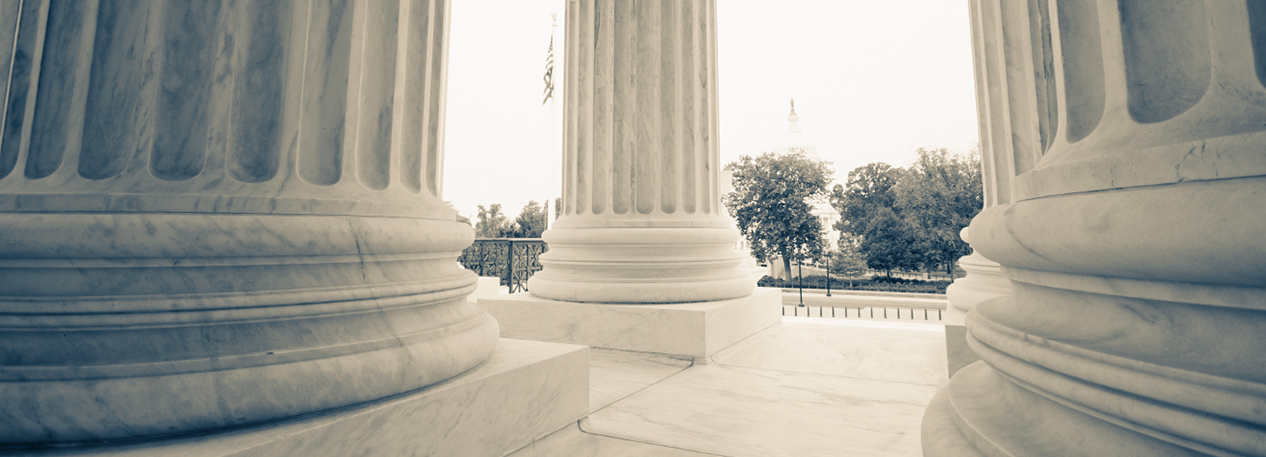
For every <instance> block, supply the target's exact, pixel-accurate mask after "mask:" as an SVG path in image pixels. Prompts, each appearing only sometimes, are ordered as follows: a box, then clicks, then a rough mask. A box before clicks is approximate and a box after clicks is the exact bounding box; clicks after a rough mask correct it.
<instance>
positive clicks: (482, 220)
mask: <svg viewBox="0 0 1266 457" xmlns="http://www.w3.org/2000/svg"><path fill="white" fill-rule="evenodd" d="M457 221H458V222H465V223H466V224H470V223H471V221H470V219H469V218H465V217H462V216H461V215H458V216H457ZM545 223H546V222H545V209H544V208H542V207H541V204H540V203H537V202H536V200H528V202H527V204H526V205H523V209H522V210H520V211H519V216H518V217H515V218H514V220H510V219H507V218H506V215H505V213H502V212H501V204H500V203H493V204H491V205H488V207H487V208H485V207H484V205H479V207H478V213H477V214H476V215H475V223H474V225H473V226H474V228H475V238H540V237H541V233H543V232H545Z"/></svg>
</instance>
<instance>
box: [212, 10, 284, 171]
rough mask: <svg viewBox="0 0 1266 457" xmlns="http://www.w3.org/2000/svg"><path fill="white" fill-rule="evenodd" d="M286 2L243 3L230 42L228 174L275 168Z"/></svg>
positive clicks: (281, 108)
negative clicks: (237, 25)
mask: <svg viewBox="0 0 1266 457" xmlns="http://www.w3.org/2000/svg"><path fill="white" fill-rule="evenodd" d="M290 11H291V4H290V3H287V2H271V1H267V0H260V1H254V2H249V3H245V6H244V7H243V8H242V9H241V13H242V15H241V18H240V20H241V21H242V22H243V23H242V24H241V26H240V27H239V32H240V33H238V34H236V38H234V40H235V41H237V44H235V45H234V47H233V54H234V56H233V57H234V60H235V63H236V65H234V69H235V70H236V71H235V73H236V75H235V76H234V78H235V80H234V84H233V111H232V115H231V117H230V121H229V123H230V127H229V131H230V137H229V161H228V170H229V175H230V176H232V177H233V179H236V180H238V181H242V182H251V183H254V182H263V181H267V180H269V179H272V177H273V176H275V175H276V174H277V168H278V165H279V161H280V158H281V148H282V143H283V141H282V123H283V118H284V116H285V110H284V107H285V97H286V81H285V75H286V71H285V68H286V59H287V58H288V57H289V56H288V54H289V52H287V51H289V49H288V48H289V40H288V37H289V36H290V30H289V29H290V24H291V21H290Z"/></svg>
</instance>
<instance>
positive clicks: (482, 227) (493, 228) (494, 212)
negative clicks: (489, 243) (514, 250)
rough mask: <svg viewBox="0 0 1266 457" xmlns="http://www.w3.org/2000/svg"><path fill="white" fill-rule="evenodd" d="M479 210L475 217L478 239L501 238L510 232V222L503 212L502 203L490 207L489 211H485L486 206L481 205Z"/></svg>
mask: <svg viewBox="0 0 1266 457" xmlns="http://www.w3.org/2000/svg"><path fill="white" fill-rule="evenodd" d="M478 210H479V211H478V214H476V215H475V219H476V222H475V237H476V238H501V237H503V236H505V233H506V232H508V231H509V230H510V222H509V221H507V220H506V215H505V214H503V213H502V212H501V204H500V203H493V204H491V205H488V208H487V209H484V205H479V207H478Z"/></svg>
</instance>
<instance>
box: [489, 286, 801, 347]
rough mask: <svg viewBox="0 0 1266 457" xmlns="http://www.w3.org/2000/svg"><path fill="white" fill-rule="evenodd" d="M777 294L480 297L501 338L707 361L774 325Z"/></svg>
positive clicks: (763, 290) (761, 291) (766, 291)
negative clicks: (658, 300) (690, 299)
mask: <svg viewBox="0 0 1266 457" xmlns="http://www.w3.org/2000/svg"><path fill="white" fill-rule="evenodd" d="M779 298H780V292H779V291H778V290H777V289H770V288H760V289H757V290H756V292H755V293H753V294H751V295H749V296H746V297H742V298H737V299H730V300H718V301H711V302H701V303H675V304H655V305H626V304H613V305H605V304H592V303H575V302H568V301H558V300H548V299H544V298H540V297H537V296H535V295H533V294H527V293H520V294H512V295H504V296H498V297H495V298H491V297H490V298H482V299H480V301H479V303H480V304H481V305H484V306H485V307H487V309H488V312H489V313H490V314H491V315H493V316H494V317H496V318H497V320H498V321H499V322H500V323H501V334H502V336H505V337H507V338H523V339H533V340H540V341H555V342H560V343H572V344H584V345H587V346H591V347H595V348H606V349H621V350H627V351H640V352H654V353H660V354H672V355H679V356H688V357H707V356H710V355H712V354H714V353H716V352H717V351H720V350H721V349H724V348H726V347H728V346H730V345H732V344H734V343H736V342H738V341H740V340H742V339H744V338H747V337H748V336H751V335H753V334H755V333H757V332H759V331H761V330H764V329H766V328H768V327H769V326H771V325H774V324H776V323H777V322H778V321H779V319H780V318H781V316H780V315H779V311H778V300H779Z"/></svg>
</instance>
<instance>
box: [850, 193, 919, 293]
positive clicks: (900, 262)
mask: <svg viewBox="0 0 1266 457" xmlns="http://www.w3.org/2000/svg"><path fill="white" fill-rule="evenodd" d="M864 230H865V231H864V232H863V235H862V241H861V244H860V245H859V248H860V249H859V250H860V251H861V253H862V255H863V256H865V257H866V265H867V266H869V267H870V268H874V269H876V270H884V272H885V275H886V276H890V277H891V276H892V270H894V269H913V268H917V267H918V266H919V258H918V256H917V254H916V253H915V252H914V251H913V247H914V243H915V237H914V235H913V234H911V233H910V230H909V227H908V226H907V225H906V224H905V221H903V220H901V218H899V217H897V213H895V212H893V211H892V209H891V208H879V209H878V210H876V211H875V213H874V214H872V215H871V216H870V218H869V219H868V220H867V221H866V228H865V229H864Z"/></svg>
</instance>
